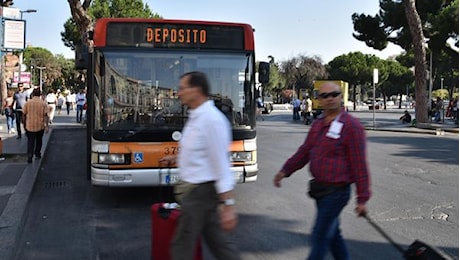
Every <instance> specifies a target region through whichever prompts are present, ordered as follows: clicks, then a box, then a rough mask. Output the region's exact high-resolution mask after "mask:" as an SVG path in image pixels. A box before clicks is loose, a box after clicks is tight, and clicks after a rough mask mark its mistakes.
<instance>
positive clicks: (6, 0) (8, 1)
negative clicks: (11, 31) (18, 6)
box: [0, 0, 13, 7]
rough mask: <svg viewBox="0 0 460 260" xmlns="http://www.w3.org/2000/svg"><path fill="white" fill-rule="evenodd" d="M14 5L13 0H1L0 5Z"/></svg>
mask: <svg viewBox="0 0 460 260" xmlns="http://www.w3.org/2000/svg"><path fill="white" fill-rule="evenodd" d="M11 5H13V0H0V6H4V7H9V6H11Z"/></svg>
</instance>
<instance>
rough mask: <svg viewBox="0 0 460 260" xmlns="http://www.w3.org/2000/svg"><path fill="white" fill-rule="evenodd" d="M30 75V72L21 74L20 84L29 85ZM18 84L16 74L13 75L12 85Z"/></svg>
mask: <svg viewBox="0 0 460 260" xmlns="http://www.w3.org/2000/svg"><path fill="white" fill-rule="evenodd" d="M30 79H31V74H30V72H21V82H22V83H29V84H30ZM17 82H18V73H17V72H14V73H13V83H17Z"/></svg>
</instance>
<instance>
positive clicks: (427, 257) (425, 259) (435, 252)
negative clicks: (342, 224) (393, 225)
mask: <svg viewBox="0 0 460 260" xmlns="http://www.w3.org/2000/svg"><path fill="white" fill-rule="evenodd" d="M364 218H365V219H366V220H367V222H369V224H371V226H372V227H373V228H375V229H376V230H377V231H378V232H379V233H380V234H381V235H382V236H383V237H384V238H385V239H386V240H388V242H390V243H391V244H392V245H393V246H394V247H395V248H396V249H397V250H398V251H399V252H401V253H402V254H403V256H404V258H405V259H408V260H453V259H454V258H452V257H450V256H448V255H447V254H446V253H444V252H442V251H441V250H439V249H437V248H434V247H432V246H429V245H428V244H426V243H424V242H422V241H419V240H415V241H414V242H413V243H412V244H410V246H409V248H407V249H406V250H404V248H402V247H401V245H399V244H397V243H396V242H395V241H394V240H393V239H392V238H391V237H390V236H388V234H387V233H386V232H385V231H383V229H382V228H381V227H380V226H378V225H377V224H376V223H375V222H374V221H373V220H372V219H371V218H370V217H369V216H368V215H365V216H364Z"/></svg>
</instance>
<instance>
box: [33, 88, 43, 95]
mask: <svg viewBox="0 0 460 260" xmlns="http://www.w3.org/2000/svg"><path fill="white" fill-rule="evenodd" d="M41 95H42V92H41V91H40V89H39V88H36V89H34V90H33V91H32V96H33V97H39V96H41Z"/></svg>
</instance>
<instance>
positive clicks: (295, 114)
mask: <svg viewBox="0 0 460 260" xmlns="http://www.w3.org/2000/svg"><path fill="white" fill-rule="evenodd" d="M301 104H302V101H300V99H298V98H294V100H293V101H292V112H293V115H292V120H294V121H298V120H300V114H299V113H300V105H301Z"/></svg>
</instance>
